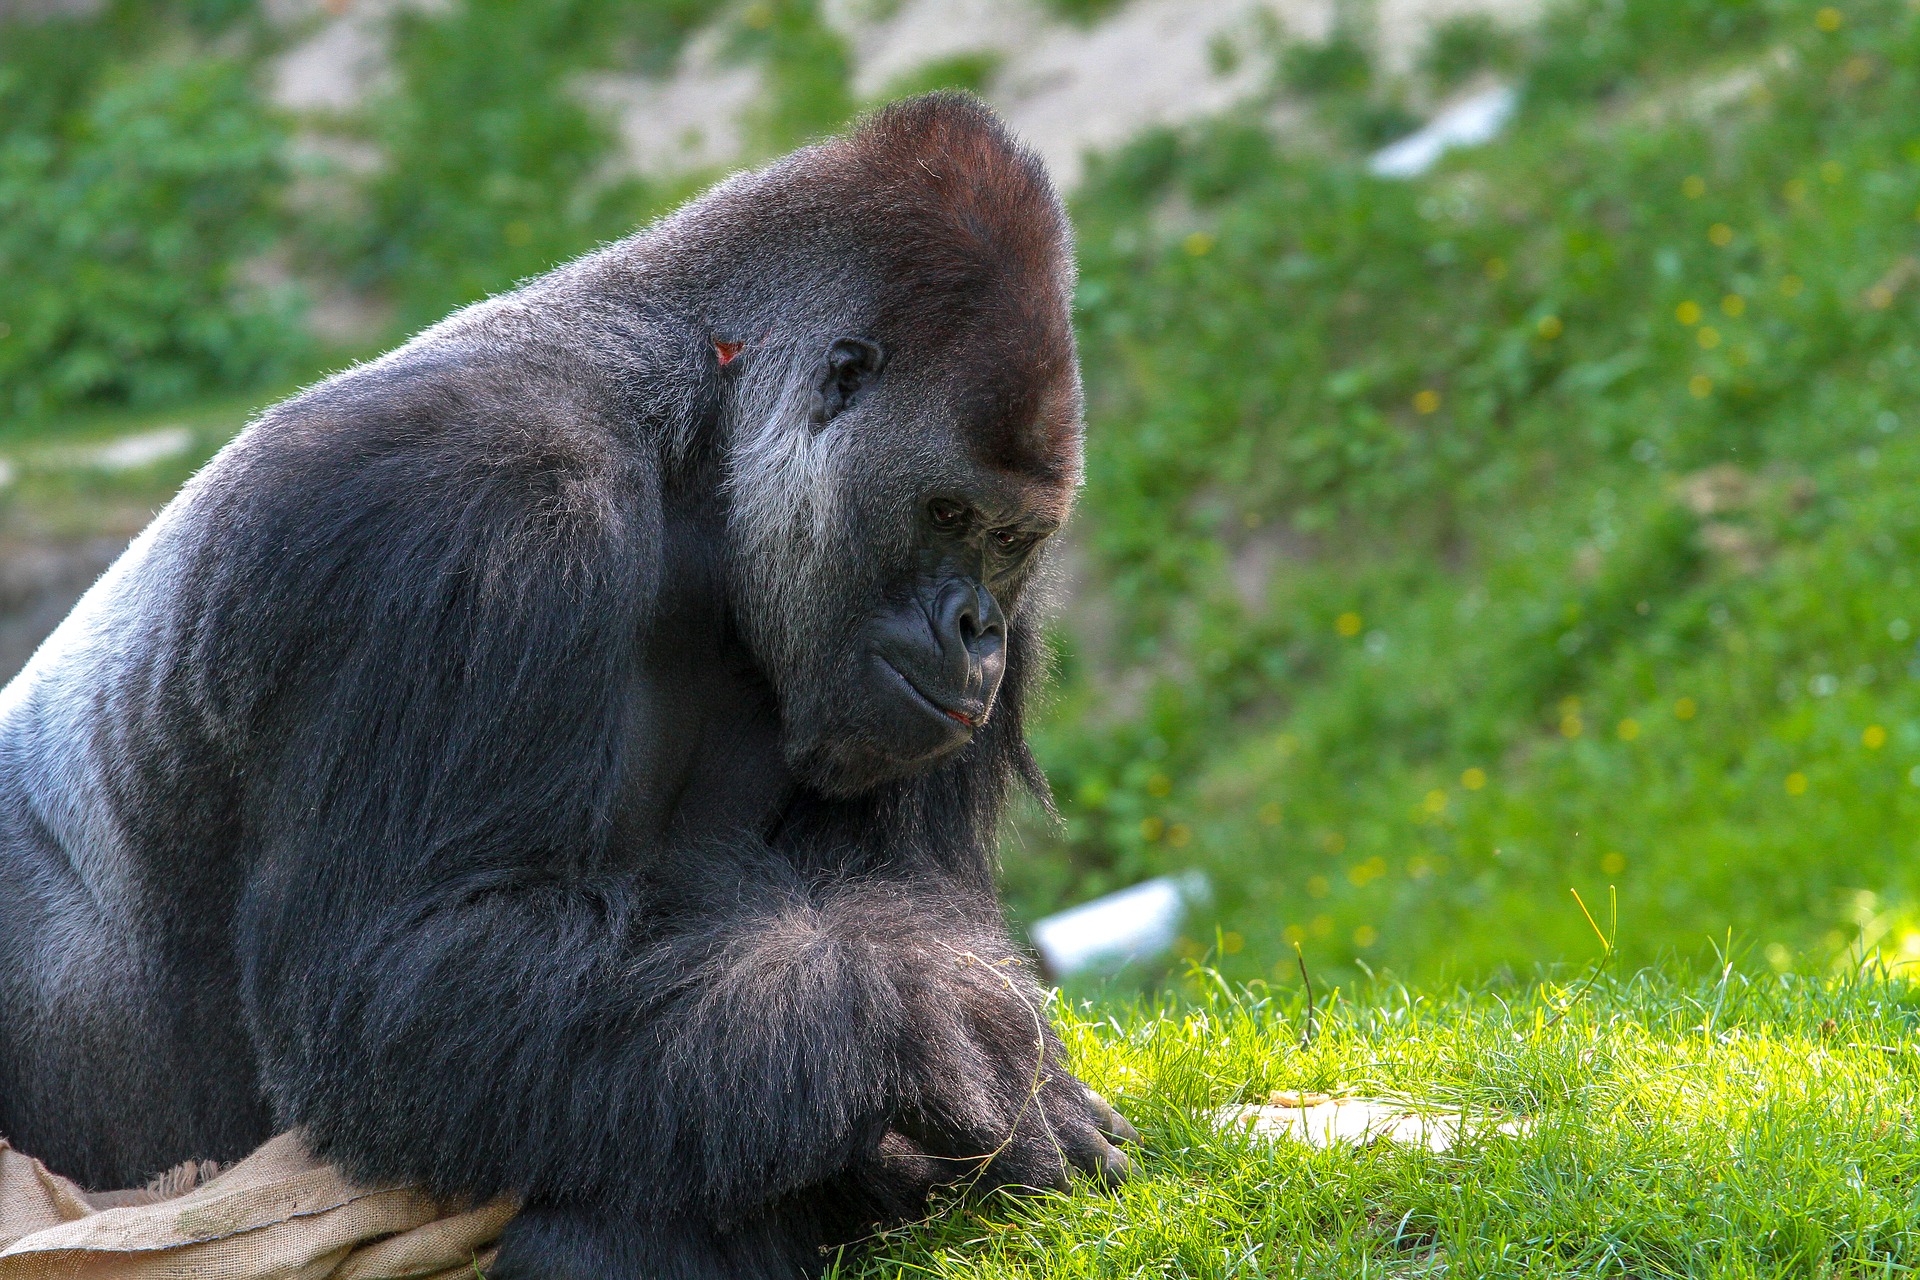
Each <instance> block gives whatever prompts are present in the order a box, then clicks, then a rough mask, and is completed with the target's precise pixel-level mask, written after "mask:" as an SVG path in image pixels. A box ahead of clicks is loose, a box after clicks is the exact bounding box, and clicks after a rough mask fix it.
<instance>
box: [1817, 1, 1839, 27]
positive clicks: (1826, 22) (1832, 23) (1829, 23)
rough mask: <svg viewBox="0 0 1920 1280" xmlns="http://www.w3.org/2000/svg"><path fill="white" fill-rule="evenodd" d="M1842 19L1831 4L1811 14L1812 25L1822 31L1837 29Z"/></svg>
mask: <svg viewBox="0 0 1920 1280" xmlns="http://www.w3.org/2000/svg"><path fill="white" fill-rule="evenodd" d="M1843 20H1844V19H1843V18H1842V17H1841V15H1840V11H1839V10H1838V9H1836V8H1834V7H1833V6H1832V5H1827V6H1826V7H1824V8H1822V9H1821V10H1820V11H1819V12H1818V13H1816V14H1814V15H1813V25H1814V26H1816V27H1818V28H1820V29H1821V30H1822V31H1838V30H1839V29H1840V23H1841V22H1842V21H1843Z"/></svg>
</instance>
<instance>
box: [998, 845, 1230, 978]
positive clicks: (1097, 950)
mask: <svg viewBox="0 0 1920 1280" xmlns="http://www.w3.org/2000/svg"><path fill="white" fill-rule="evenodd" d="M1208 897H1209V892H1208V887H1207V878H1206V877H1205V876H1203V875H1201V874H1200V873H1199V872H1197V871H1190V872H1188V873H1187V874H1185V875H1183V876H1179V877H1177V878H1176V877H1174V876H1160V877H1158V878H1157V879H1153V880H1147V881H1144V882H1142V883H1140V884H1136V885H1134V886H1133V887H1132V888H1130V889H1122V890H1120V892H1118V893H1110V894H1108V895H1107V896H1106V897H1104V898H1095V899H1094V900H1093V901H1092V902H1083V903H1081V904H1080V905H1079V906H1077V907H1069V908H1068V909H1067V910H1065V911H1062V912H1059V913H1057V914H1055V915H1050V916H1048V917H1046V918H1045V919H1044V920H1036V921H1035V922H1034V925H1033V945H1034V949H1035V950H1037V951H1038V952H1039V953H1040V957H1041V959H1043V960H1045V961H1046V964H1047V970H1048V972H1049V973H1051V974H1052V975H1053V976H1054V977H1056V978H1065V977H1068V976H1070V975H1072V974H1076V973H1083V972H1085V971H1087V970H1089V969H1098V970H1103V971H1107V972H1111V971H1113V970H1116V969H1119V968H1122V967H1124V966H1125V965H1127V964H1130V963H1132V962H1134V961H1137V960H1151V959H1153V958H1154V957H1155V956H1158V955H1162V954H1164V953H1165V952H1166V951H1167V950H1169V949H1170V948H1171V947H1172V946H1173V942H1174V939H1175V938H1177V937H1179V935H1180V922H1181V921H1182V920H1183V919H1184V918H1185V917H1186V914H1187V908H1188V907H1189V906H1190V905H1192V904H1193V903H1196V902H1205V901H1206V900H1207V898H1208Z"/></svg>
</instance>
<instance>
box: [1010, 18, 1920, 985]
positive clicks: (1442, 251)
mask: <svg viewBox="0 0 1920 1280" xmlns="http://www.w3.org/2000/svg"><path fill="white" fill-rule="evenodd" d="M1527 56H1528V58H1529V59H1530V61H1529V62H1528V65H1527V69H1526V71H1525V75H1526V81H1525V83H1526V96H1525V105H1524V107H1523V109H1522V112H1521V115H1520V118H1519V120H1518V123H1517V124H1516V126H1515V128H1514V129H1513V130H1512V132H1511V134H1510V136H1509V137H1507V138H1506V139H1504V140H1503V141H1501V142H1500V143H1499V144H1497V145H1495V146H1493V147H1490V148H1487V149H1485V150H1481V151H1476V152H1472V153H1467V154H1463V155H1459V156H1457V157H1455V158H1454V159H1452V160H1451V161H1450V162H1448V163H1446V164H1445V165H1444V166H1443V167H1442V169H1441V170H1440V171H1439V172H1436V173H1435V174H1433V175H1432V176H1430V177H1427V178H1425V179H1423V180H1421V181H1419V182H1416V183H1411V184H1396V183H1387V182H1383V181H1378V180H1375V179H1372V178H1370V177H1368V176H1366V174H1365V173H1364V171H1363V168H1362V165H1361V157H1360V155H1359V153H1357V152H1355V151H1351V150H1349V149H1348V148H1347V147H1346V146H1344V145H1343V142H1342V138H1343V137H1344V136H1346V135H1343V134H1342V133H1341V132H1340V122H1342V121H1345V120H1351V119H1354V118H1356V117H1358V116H1359V115H1361V114H1363V112H1362V110H1361V107H1362V106H1364V103H1363V104H1360V105H1359V106H1356V104H1355V103H1354V102H1352V101H1350V100H1343V99H1341V98H1340V97H1339V96H1338V94H1337V93H1336V94H1335V95H1334V96H1331V97H1329V98H1328V99H1327V100H1326V101H1325V102H1324V103H1323V110H1322V112H1321V116H1322V118H1323V120H1324V121H1325V122H1326V128H1325V130H1324V144H1323V145H1315V146H1298V145H1296V146H1295V147H1293V148H1292V149H1291V150H1282V149H1280V148H1279V147H1277V146H1276V144H1274V143H1273V142H1272V141H1271V140H1270V138H1269V137H1268V136H1267V135H1266V134H1264V133H1262V132H1260V131H1258V130H1255V129H1251V128H1246V127H1240V126H1235V125H1233V124H1231V123H1222V124H1220V125H1218V126H1217V127H1214V128H1211V129H1206V130H1201V131H1197V132H1194V133H1191V134H1186V135H1182V136H1163V137H1151V138H1147V139H1143V140H1141V141H1140V142H1138V143H1137V144H1135V145H1134V146H1132V147H1131V148H1130V149H1128V150H1127V151H1126V152H1125V153H1124V154H1121V155H1119V156H1116V157H1113V158H1112V159H1111V160H1110V161H1109V162H1108V163H1107V164H1105V165H1104V166H1103V167H1102V168H1101V169H1100V170H1098V171H1097V173H1096V175H1095V178H1094V180H1093V182H1092V184H1091V186H1090V189H1089V190H1088V191H1087V192H1086V193H1085V194H1084V195H1083V198H1082V199H1081V200H1080V201H1079V202H1078V203H1077V205H1076V215H1077V218H1078V222H1079V226H1080V231H1081V246H1082V254H1083V261H1084V264H1085V275H1084V282H1083V285H1082V288H1081V295H1080V300H1081V305H1082V315H1083V333H1084V338H1085V354H1086V362H1087V378H1088V384H1089V387H1090V388H1091V396H1092V409H1091V427H1090V450H1091V456H1090V473H1089V480H1088V486H1087V491H1086V495H1085V504H1084V512H1085V515H1084V519H1083V522H1082V523H1081V524H1080V525H1079V526H1078V530H1077V536H1078V538H1079V539H1080V559H1081V560H1082V562H1083V563H1082V565H1081V566H1080V570H1081V571H1080V573H1079V575H1078V583H1077V585H1076V586H1075V587H1074V588H1073V591H1072V595H1071V601H1070V604H1069V606H1068V608H1067V610H1066V614H1065V620H1064V624H1063V627H1062V633H1061V650H1062V653H1061V664H1060V665H1061V669H1062V672H1063V675H1064V677H1065V683H1064V690H1063V692H1062V694H1061V696H1060V699H1059V701H1058V702H1057V704H1056V706H1055V709H1054V712H1053V714H1052V716H1051V718H1050V719H1049V720H1048V722H1047V724H1046V726H1045V728H1044V730H1043V732H1042V735H1041V736H1042V743H1041V755H1042V759H1043V762H1044V763H1045V764H1046V765H1047V766H1048V768H1049V769H1050V771H1051V773H1052V776H1053V778H1054V782H1055V785H1056V789H1057V792H1058V795H1059V800H1060V806H1061V809H1062V812H1063V813H1064V815H1065V818H1066V823H1065V827H1064V829H1063V830H1050V829H1047V828H1046V827H1044V826H1043V825H1041V824H1035V826H1034V827H1033V828H1032V829H1031V830H1029V831H1027V832H1025V833H1024V840H1023V841H1022V842H1021V844H1022V848H1021V849H1020V850H1017V851H1012V852H1010V853H1009V855H1008V859H1007V862H1008V873H1009V876H1010V878H1011V880H1012V881H1013V883H1014V885H1015V888H1016V898H1017V900H1018V901H1019V903H1020V904H1021V905H1022V906H1023V907H1024V908H1026V909H1027V910H1030V911H1031V910H1037V909H1040V908H1041V907H1042V906H1044V905H1047V904H1051V903H1053V902H1056V901H1059V900H1061V899H1062V898H1065V897H1074V896H1078V895H1081V894H1084V893H1090V892H1093V891H1095V890H1098V889H1104V888H1108V887H1112V886H1115V885H1118V884H1122V883H1126V882H1128V881H1130V880H1132V879H1135V878H1137V877H1139V876H1141V875H1144V874H1147V873H1149V872H1154V871H1160V870H1167V869H1179V868H1185V867H1189V866H1199V867H1204V868H1206V869H1207V870H1209V871H1210V872H1211V873H1212V876H1213V879H1214V881H1215V884H1216V886H1217V887H1218V889H1219V891H1220V917H1219V920H1218V922H1217V923H1218V930H1217V932H1211V931H1210V932H1205V933H1202V932H1201V930H1200V929H1196V930H1195V935H1196V936H1195V937H1194V938H1192V939H1191V940H1190V941H1189V942H1188V944H1187V947H1188V949H1189V950H1190V951H1193V952H1199V951H1201V950H1210V951H1212V952H1213V953H1214V955H1215V958H1216V960H1217V962H1218V963H1219V964H1220V965H1221V966H1222V967H1223V968H1224V969H1225V970H1226V971H1227V972H1228V973H1230V974H1234V975H1239V976H1256V975H1266V976H1274V975H1276V974H1286V973H1290V972H1291V970H1292V967H1293V960H1292V949H1293V944H1294V943H1296V942H1297V943H1299V944H1300V945H1302V946H1303V947H1304V949H1305V951H1306V954H1307V957H1308V959H1309V960H1310V961H1311V962H1313V963H1314V964H1315V965H1316V966H1319V967H1321V968H1324V969H1326V970H1327V971H1328V972H1329V973H1330V974H1334V975H1340V974H1349V975H1350V974H1353V973H1356V972H1357V971H1358V969H1359V967H1362V966H1367V967H1373V968H1376V969H1377V968H1380V967H1381V966H1386V967H1389V968H1391V969H1393V970H1394V971H1396V972H1398V973H1401V974H1408V975H1419V976H1424V977H1429V978H1430V977H1432V976H1434V975H1436V974H1439V973H1441V972H1446V971H1453V972H1470V973H1483V972H1487V971H1490V970H1492V969H1495V968H1497V967H1499V966H1502V965H1513V964H1524V963H1526V962H1529V961H1533V960H1537V959H1562V958H1577V957H1582V956H1584V955H1586V954H1588V953H1589V952H1590V951H1591V948H1592V945H1593V943H1592V937H1591V932H1590V930H1589V928H1588V925H1587V923H1586V922H1585V920H1583V918H1582V917H1581V914H1580V912H1579V910H1578V909H1577V907H1576V906H1575V904H1574V902H1573V900H1572V898H1571V896H1570V894H1569V889H1576V888H1577V889H1579V890H1580V891H1581V892H1582V894H1584V895H1585V897H1586V899H1587V901H1588V902H1594V901H1600V900H1604V899H1605V896H1606V892H1607V890H1606V886H1607V885H1609V884H1612V885H1617V886H1618V889H1619V913H1620V943H1621V947H1622V949H1623V952H1624V953H1625V954H1626V956H1627V957H1628V958H1629V959H1630V960H1634V961H1645V960H1648V959H1651V958H1653V957H1656V956H1659V955H1663V954H1668V953H1671V952H1680V953H1687V954H1693V953H1698V952H1700V951H1701V950H1702V949H1703V947H1704V946H1705V945H1706V944H1707V942H1708V940H1712V941H1713V942H1715V943H1717V944H1720V945H1723V946H1724V945H1726V944H1727V941H1728V938H1729V931H1731V939H1732V944H1733V946H1734V948H1735V949H1736V951H1738V952H1739V953H1740V954H1741V955H1742V956H1743V957H1744V962H1750V963H1753V964H1755V965H1758V966H1761V967H1765V966H1767V965H1769V964H1771V965H1773V966H1778V967H1786V966H1791V965H1796V964H1800V965H1813V966H1819V965H1823V964H1825V963H1826V962H1827V961H1828V959H1829V958H1830V957H1831V956H1833V955H1834V954H1836V953H1838V952H1839V951H1841V950H1842V949H1844V948H1845V947H1847V946H1849V945H1852V944H1854V943H1855V942H1856V941H1858V940H1859V939H1861V938H1862V936H1863V935H1864V937H1865V938H1866V939H1867V940H1868V941H1869V942H1878V943H1881V944H1882V945H1884V946H1886V947H1888V948H1890V949H1892V950H1893V951H1895V952H1898V953H1900V954H1902V955H1905V956H1907V957H1908V958H1913V957H1914V956H1916V955H1920V933H1915V932H1914V929H1913V925H1911V924H1910V923H1909V921H1910V920H1920V916H1915V915H1914V914H1913V911H1914V908H1913V906H1912V905H1911V904H1912V903H1914V901H1915V897H1914V895H1915V894H1916V892H1920V857H1916V856H1915V854H1916V836H1917V835H1920V826H1917V825H1916V819H1920V681H1917V680H1916V676H1920V660H1917V657H1916V650H1915V637H1916V635H1917V634H1920V585H1917V584H1916V582H1915V578H1914V572H1913V566H1914V563H1915V554H1916V551H1920V504H1917V503H1916V500H1915V499H1916V488H1915V478H1916V476H1920V346H1917V345H1916V343H1917V342H1920V331H1917V330H1916V326H1915V319H1916V315H1920V311H1916V306H1917V305H1920V256H1916V255H1920V223H1917V222H1916V213H1917V212H1920V132H1916V130H1915V127H1914V123H1913V122H1914V120H1915V118H1916V116H1915V111H1914V108H1915V106H1916V105H1920V15H1916V14H1915V13H1914V11H1913V10H1912V9H1911V7H1910V6H1907V5H1903V4H1894V3H1877V2H1870V0H1862V2H1861V3H1857V4H1850V5H1841V6H1837V7H1824V6H1815V5H1811V4H1788V3H1765V2H1758V0H1756V2H1754V3H1739V4H1736V3H1706V2H1705V0H1701V2H1697V3H1695V2H1686V3H1672V2H1662V3H1658V4H1655V3H1651V0H1646V2H1642V0H1612V2H1608V3H1590V4H1578V5H1572V6H1568V7H1566V8H1564V9H1562V10H1560V11H1559V16H1558V17H1557V18H1556V19H1555V20H1554V21H1553V22H1551V23H1550V24H1549V25H1548V27H1547V29H1546V30H1545V31H1544V32H1543V33H1542V34H1541V35H1540V36H1539V38H1538V39H1537V40H1536V42H1535V43H1534V45H1533V47H1532V51H1531V53H1530V54H1528V55H1527ZM1338 92H1344V93H1348V94H1353V93H1358V94H1362V95H1365V94H1372V95H1373V96H1374V97H1375V98H1377V97H1378V95H1379V93H1380V90H1379V88H1378V87H1377V86H1376V87H1374V88H1371V89H1370V88H1368V87H1367V86H1366V85H1365V83H1364V82H1362V83H1361V84H1360V85H1359V86H1358V88H1355V89H1344V90H1340V91H1338ZM1214 923H1215V922H1214V921H1211V920H1204V921H1201V922H1199V924H1200V925H1201V927H1202V928H1206V929H1210V928H1211V926H1212V925H1213V924H1214Z"/></svg>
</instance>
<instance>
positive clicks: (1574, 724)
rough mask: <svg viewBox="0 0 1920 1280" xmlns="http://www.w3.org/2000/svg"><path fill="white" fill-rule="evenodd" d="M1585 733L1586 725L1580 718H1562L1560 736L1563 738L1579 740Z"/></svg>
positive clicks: (1569, 716) (1572, 716)
mask: <svg viewBox="0 0 1920 1280" xmlns="http://www.w3.org/2000/svg"><path fill="white" fill-rule="evenodd" d="M1584 732H1586V725H1584V724H1582V723H1581V722H1580V717H1579V716H1574V715H1566V716H1561V717H1560V736H1561V737H1563V738H1577V737H1579V736H1580V735H1581V734H1582V733H1584Z"/></svg>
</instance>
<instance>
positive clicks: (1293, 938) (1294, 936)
mask: <svg viewBox="0 0 1920 1280" xmlns="http://www.w3.org/2000/svg"><path fill="white" fill-rule="evenodd" d="M1280 936H1281V937H1282V938H1284V939H1286V943H1287V945H1288V946H1290V947H1297V946H1299V945H1300V944H1301V943H1303V942H1305V941H1306V940H1307V931H1306V930H1305V929H1302V928H1301V927H1300V926H1299V925H1297V924H1290V925H1288V926H1287V927H1286V928H1284V929H1282V930H1281V931H1280ZM1287 967H1288V966H1286V965H1281V966H1280V969H1281V970H1286V969H1287Z"/></svg>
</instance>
